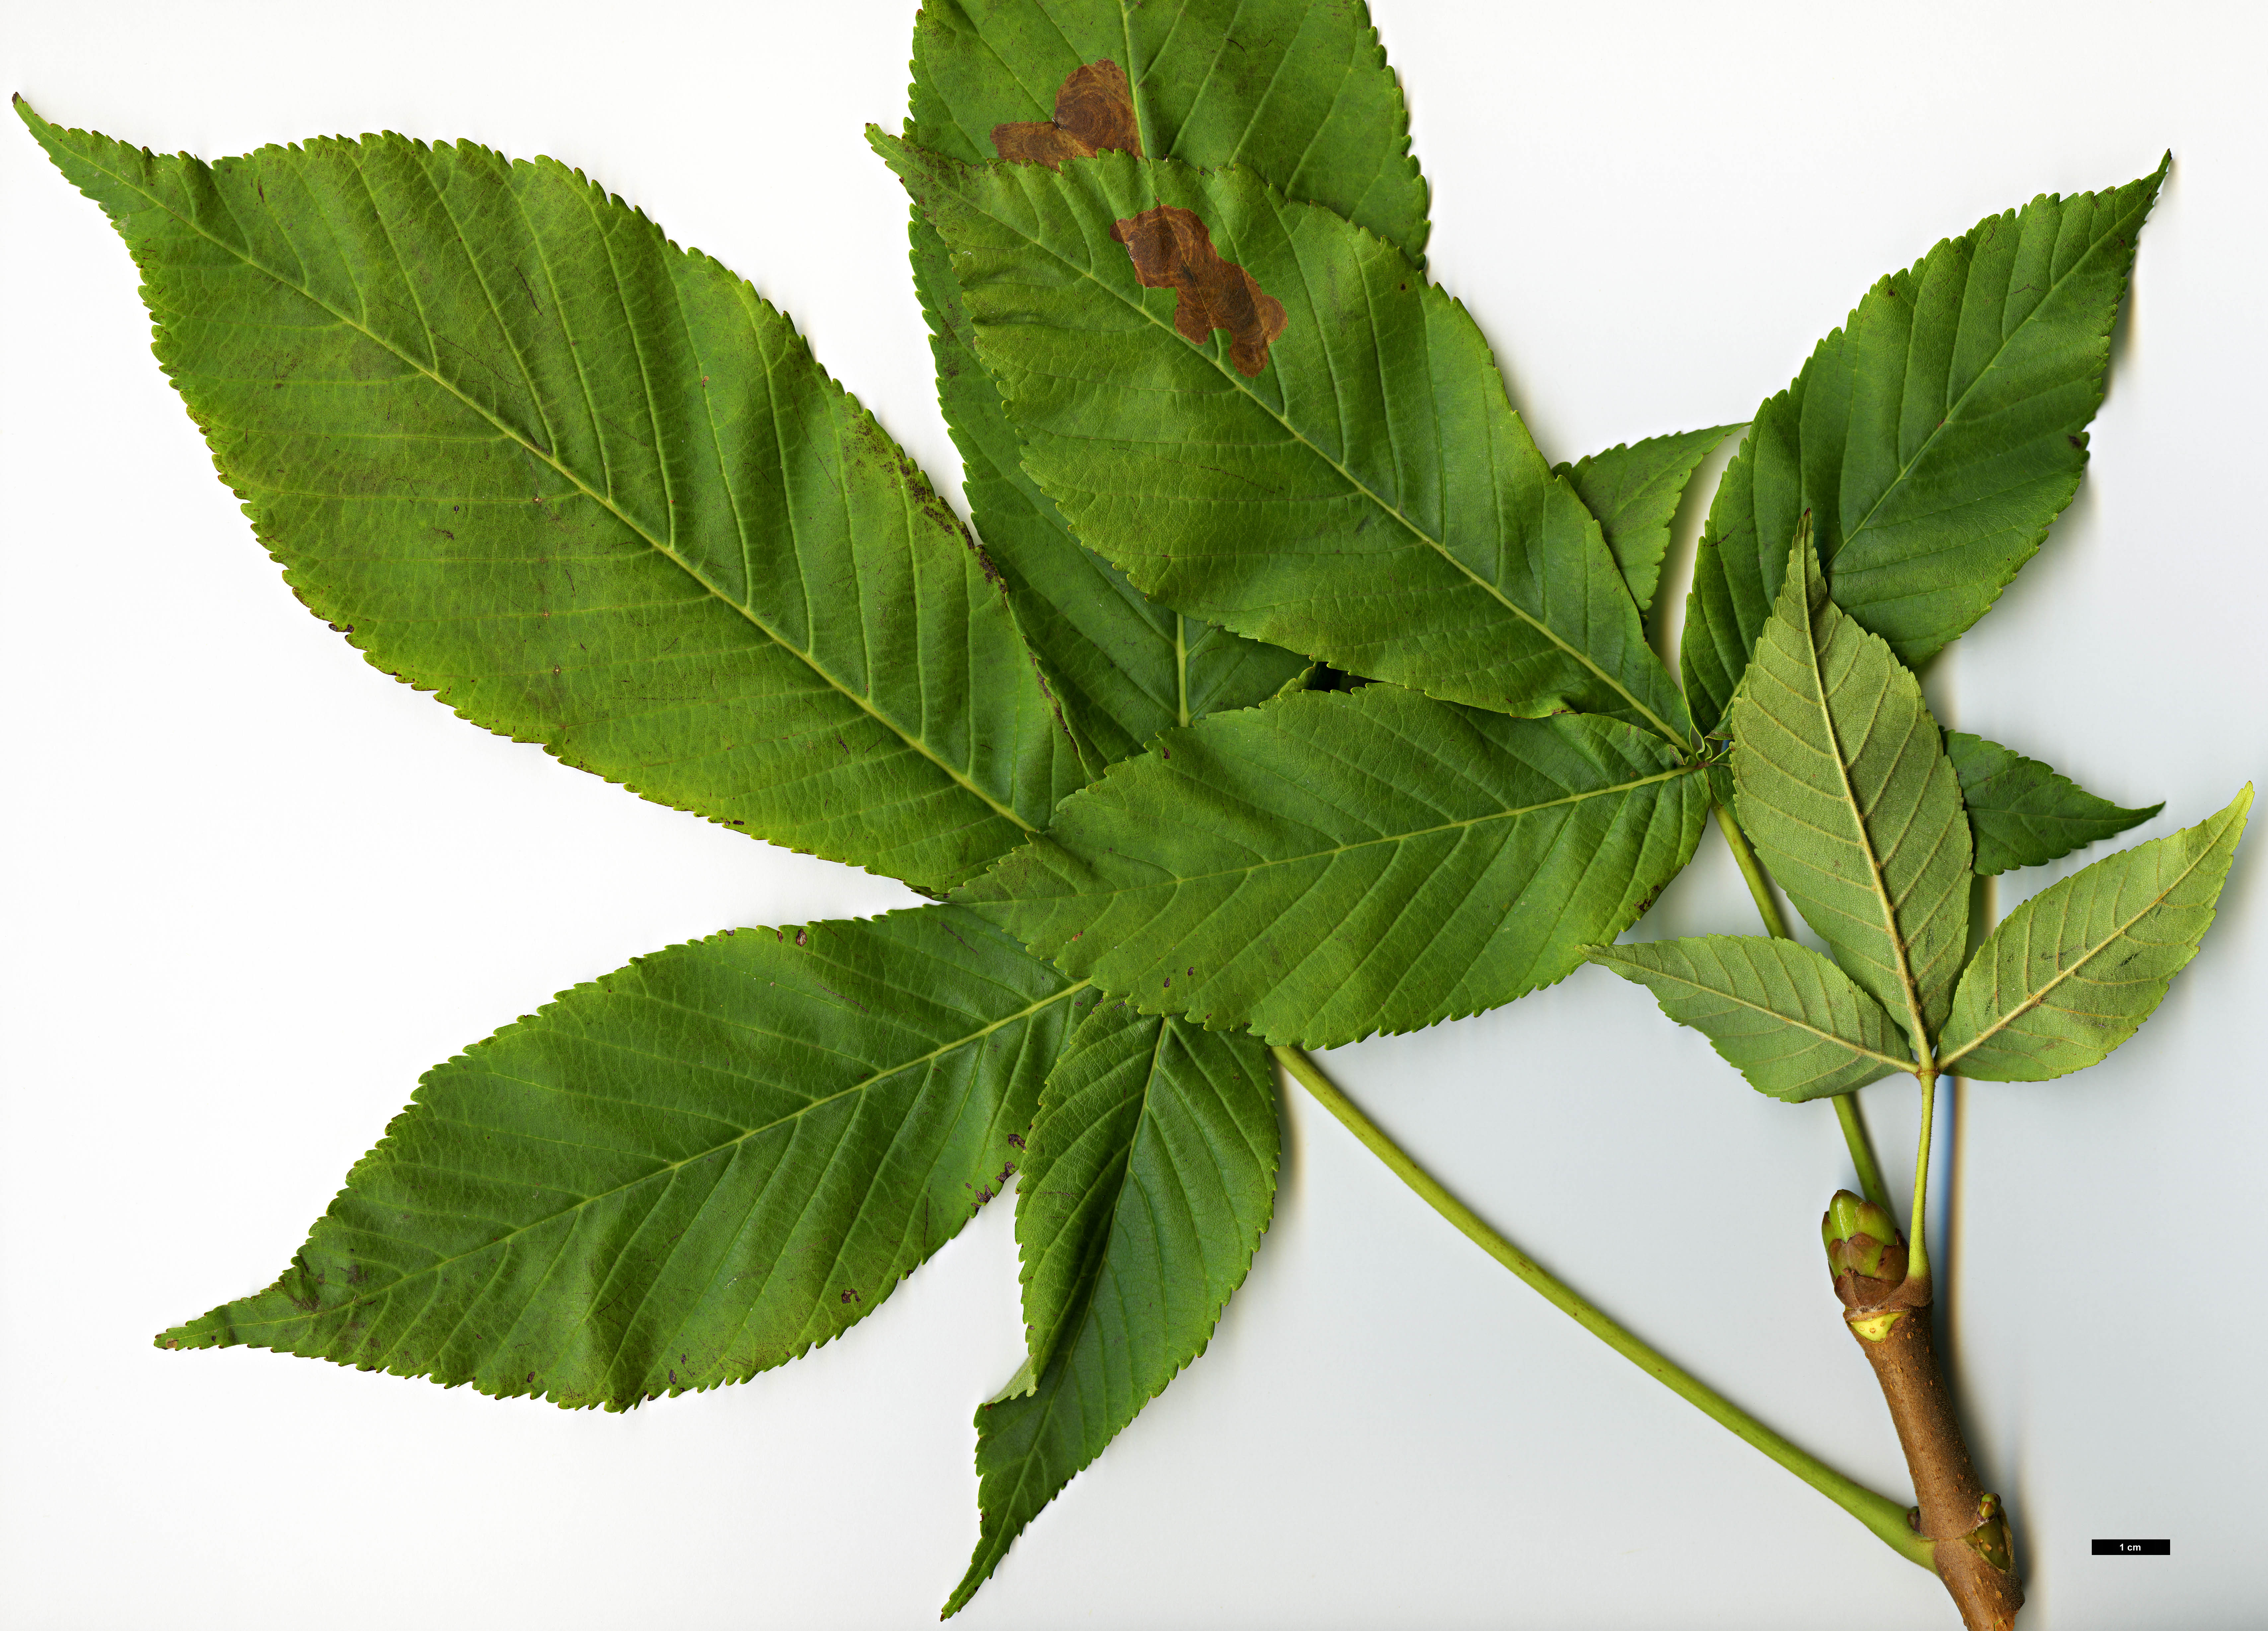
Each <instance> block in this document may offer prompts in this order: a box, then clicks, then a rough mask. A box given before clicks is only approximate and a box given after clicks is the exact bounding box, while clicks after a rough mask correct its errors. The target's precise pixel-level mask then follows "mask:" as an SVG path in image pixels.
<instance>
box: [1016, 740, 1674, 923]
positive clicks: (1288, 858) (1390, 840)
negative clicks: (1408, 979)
mask: <svg viewBox="0 0 2268 1631" xmlns="http://www.w3.org/2000/svg"><path fill="white" fill-rule="evenodd" d="M1701 768H1702V767H1701V766H1699V765H1697V764H1679V765H1674V766H1672V767H1671V768H1670V769H1668V770H1666V771H1660V772H1658V773H1657V774H1654V775H1652V776H1643V777H1640V778H1638V779H1637V780H1635V781H1618V782H1616V783H1615V784H1614V785H1613V786H1607V787H1594V788H1590V789H1587V791H1584V792H1581V793H1569V794H1568V795H1567V796H1566V797H1565V798H1560V799H1546V800H1544V801H1543V802H1541V803H1538V804H1523V805H1521V806H1519V807H1517V808H1506V809H1497V810H1491V811H1489V812H1488V814H1486V815H1485V816H1468V817H1467V818H1465V819H1464V820H1462V821H1450V822H1443V823H1441V824H1440V825H1439V826H1437V827H1419V828H1415V829H1412V830H1410V831H1408V832H1383V833H1381V834H1379V835H1378V836H1377V837H1376V838H1364V839H1362V840H1360V841H1359V842H1358V843H1354V844H1341V845H1336V846H1334V847H1332V848H1329V849H1318V850H1303V851H1301V852H1300V853H1299V854H1297V855H1271V856H1269V857H1267V858H1266V859H1264V860H1257V861H1255V862H1253V863H1252V864H1251V865H1249V866H1245V867H1222V868H1220V869H1219V871H1215V872H1190V873H1175V874H1174V875H1173V876H1172V878H1171V880H1170V882H1171V883H1172V885H1173V886H1174V887H1175V888H1179V887H1180V886H1181V885H1182V884H1185V883H1204V882H1210V881H1211V880H1212V879H1215V878H1241V877H1249V876H1251V875H1253V874H1254V873H1257V872H1265V871H1266V870H1268V868H1270V867H1294V866H1298V865H1300V863H1301V862H1303V861H1314V860H1329V859H1330V858H1331V857H1333V856H1337V855H1351V854H1352V853H1354V852H1356V851H1357V850H1366V849H1370V848H1373V847H1374V846H1376V845H1381V844H1404V843H1407V842H1409V841H1410V840H1411V839H1413V838H1431V837H1432V836H1433V835H1434V834H1435V833H1439V832H1459V831H1462V830H1466V829H1468V828H1472V827H1477V826H1480V825H1482V824H1484V823H1487V822H1492V821H1509V820H1513V819H1514V818H1516V817H1518V816H1533V815H1535V813H1536V812H1537V811H1539V810H1550V809H1558V808H1563V807H1565V806H1567V805H1572V804H1580V803H1583V802H1585V801H1587V800H1591V799H1602V798H1607V797H1609V796H1610V795H1612V794H1614V793H1634V792H1636V791H1637V790H1638V788H1640V787H1650V786H1653V785H1654V784H1655V783H1656V782H1663V781H1674V780H1675V779H1677V778H1678V777H1680V776H1691V775H1695V774H1697V772H1698V771H1700V770H1701ZM1055 842H1056V843H1057V845H1060V846H1061V847H1063V848H1064V849H1065V850H1069V848H1070V846H1069V845H1065V844H1064V843H1063V840H1062V838H1060V837H1057V838H1056V839H1055ZM1157 887H1158V886H1157V885H1156V884H1140V885H1131V886H1129V887H1128V888H1125V889H1082V890H1080V891H1079V895H1080V896H1081V897H1086V898H1092V897H1096V896H1105V895H1127V894H1137V893H1139V892H1141V891H1142V890H1143V889H1155V888H1157Z"/></svg>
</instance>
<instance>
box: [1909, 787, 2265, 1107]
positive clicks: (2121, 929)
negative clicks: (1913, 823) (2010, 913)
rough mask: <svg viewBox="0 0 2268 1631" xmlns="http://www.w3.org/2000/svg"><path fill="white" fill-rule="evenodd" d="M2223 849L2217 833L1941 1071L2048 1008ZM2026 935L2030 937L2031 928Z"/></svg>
mask: <svg viewBox="0 0 2268 1631" xmlns="http://www.w3.org/2000/svg"><path fill="white" fill-rule="evenodd" d="M2222 830H2223V831H2226V830H2227V829H2226V828H2224V829H2222ZM2219 848H2220V833H2219V832H2216V833H2214V834H2213V837H2212V838H2210V839H2208V840H2207V841H2206V843H2205V845H2204V847H2203V848H2202V849H2200V850H2199V851H2198V853H2197V854H2196V855H2195V856H2193V857H2192V858H2191V860H2190V863H2189V864H2188V865H2187V866H2185V867H2183V868H2182V869H2181V871H2180V873H2179V874H2177V875H2176V876H2175V878H2174V880H2173V882H2170V883H2169V884H2167V885H2166V887H2165V888H2164V889H2161V890H2159V891H2158V892H2157V894H2155V895H2154V896H2152V897H2150V899H2149V901H2148V903H2147V904H2145V905H2144V906H2143V907H2142V909H2141V910H2140V911H2137V912H2136V913H2135V914H2134V915H2133V916H2132V917H2131V918H2128V919H2126V920H2125V921H2124V922H2123V923H2120V924H2119V925H2117V926H2116V927H2115V928H2113V929H2112V930H2111V931H2110V933H2109V934H2105V935H2104V936H2103V937H2102V939H2101V940H2099V941H2096V942H2095V944H2094V945H2093V946H2090V947H2089V948H2088V949H2087V950H2086V951H2085V952H2084V953H2082V954H2081V955H2080V957H2079V958H2078V959H2077V961H2075V962H2073V963H2072V964H2071V966H2070V967H2069V968H2066V969H2062V970H2058V972H2057V973H2056V975H2055V977H2054V978H2052V979H2051V980H2049V981H2048V982H2047V983H2046V984H2045V985H2042V986H2041V987H2040V988H2039V989H2038V990H2036V991H2035V992H2033V993H2030V994H2029V996H2027V997H2026V998H2025V999H2024V1000H2023V1001H2021V1002H2020V1003H2018V1004H2017V1005H2016V1006H2015V1007H2013V1008H2011V1009H2009V1010H2008V1012H2007V1013H2006V1014H2004V1015H2001V1016H2000V1017H1999V1019H1997V1020H1995V1021H1993V1022H1992V1024H1991V1025H1990V1026H1988V1027H1986V1028H1985V1030H1981V1031H1979V1032H1977V1035H1976V1036H1975V1037H1972V1038H1970V1040H1969V1041H1967V1042H1965V1043H1963V1044H1962V1045H1961V1047H1960V1049H1959V1050H1958V1051H1957V1052H1954V1053H1952V1054H1949V1055H1948V1056H1947V1057H1946V1058H1945V1059H1940V1060H1939V1061H1938V1066H1939V1068H1940V1069H1944V1070H1949V1069H1951V1068H1952V1067H1953V1066H1954V1064H1955V1062H1956V1061H1958V1060H1960V1059H1965V1058H1967V1057H1968V1056H1969V1055H1970V1054H1971V1053H1973V1052H1976V1051H1977V1049H1978V1048H1981V1047H1983V1046H1984V1045H1985V1044H1986V1043H1988V1042H1990V1041H1991V1040H1992V1038H1993V1037H1997V1036H1999V1034H2000V1033H2001V1032H2002V1031H2004V1030H2007V1029H2008V1028H2009V1027H2010V1026H2012V1025H2014V1023H2015V1022H2017V1021H2018V1020H2020V1019H2021V1018H2023V1017H2024V1015H2027V1014H2029V1013H2030V1012H2031V1011H2032V1010H2033V1009H2034V1008H2036V1007H2040V1006H2042V1005H2043V1004H2044V1003H2045V1002H2046V1001H2047V1000H2048V998H2049V997H2050V996H2051V994H2053V993H2054V992H2055V991H2056V989H2057V988H2058V986H2060V985H2062V984H2063V983H2064V982H2065V981H2066V980H2068V979H2073V978H2077V977H2078V975H2079V973H2080V970H2082V969H2084V968H2086V967H2087V965H2088V963H2092V962H2094V961H2095V958H2097V957H2099V956H2102V954H2103V953H2104V952H2106V951H2109V950H2110V948H2111V947H2112V946H2114V945H2116V944H2117V942H2118V941H2121V940H2124V938H2125V937H2126V936H2127V934H2130V933H2132V930H2133V927H2134V926H2135V925H2136V924H2138V923H2139V922H2140V921H2141V920H2142V919H2144V918H2146V917H2147V916H2149V914H2150V913H2152V912H2154V911H2156V910H2157V909H2158V908H2159V907H2160V906H2161V905H2163V904H2165V901H2166V897H2168V896H2169V895H2171V894H2172V893H2173V892H2174V891H2175V890H2176V889H2179V888H2180V887H2181V886H2182V885H2183V883H2185V882H2188V881H2189V877H2190V875H2191V873H2193V872H2195V871H2196V870H2197V869H2198V867H2202V866H2204V865H2205V862H2206V860H2209V859H2210V858H2211V857H2212V855H2213V852H2214V851H2215V850H2217V849H2219ZM2074 881H2075V880H2074ZM2026 904H2028V905H2029V904H2030V903H2029V902H2027V903H2026ZM2026 933H2027V934H2028V935H2029V928H2028V929H2027V931H2026ZM2031 956H2032V950H2031V944H2030V941H2029V939H2028V940H2027V941H2026V944H2025V948H2024V957H2025V960H2026V961H2028V962H2029V960H2030V958H2031Z"/></svg>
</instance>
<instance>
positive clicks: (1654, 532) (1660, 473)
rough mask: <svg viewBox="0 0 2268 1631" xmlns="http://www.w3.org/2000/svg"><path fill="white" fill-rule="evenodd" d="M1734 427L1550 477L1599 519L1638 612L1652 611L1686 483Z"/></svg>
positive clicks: (1612, 451) (1591, 459)
mask: <svg viewBox="0 0 2268 1631" xmlns="http://www.w3.org/2000/svg"><path fill="white" fill-rule="evenodd" d="M1740 428H1741V427H1740V426H1738V425H1736V424H1716V425H1712V426H1710V427H1709V428H1708V429H1707V430H1705V431H1681V432H1677V433H1675V434H1674V435H1669V436H1649V437H1647V438H1646V439H1645V440H1644V441H1640V442H1631V443H1628V444H1626V445H1623V446H1614V447H1609V448H1608V449H1607V450H1606V452H1604V453H1594V454H1591V455H1589V456H1588V457H1587V458H1582V459H1578V460H1576V461H1575V462H1574V463H1572V464H1563V465H1560V466H1559V467H1557V469H1554V470H1553V471H1552V474H1553V475H1554V476H1565V477H1566V479H1567V483H1568V485H1569V486H1571V487H1572V488H1574V490H1575V496H1576V497H1577V498H1580V499H1582V501H1583V504H1584V506H1585V507H1586V508H1587V509H1588V510H1589V511H1590V512H1591V513H1592V514H1594V515H1595V516H1597V517H1598V518H1599V530H1600V531H1601V532H1602V533H1603V534H1605V535H1606V540H1607V548H1608V550H1609V551H1610V552H1611V553H1612V554H1613V556H1614V557H1615V565H1617V566H1619V567H1621V568H1622V572H1623V580H1624V582H1625V583H1627V584H1629V585H1630V592H1631V599H1632V600H1634V601H1637V602H1638V610H1639V612H1640V613H1646V612H1650V611H1652V610H1653V594H1654V590H1655V589H1656V588H1658V587H1660V586H1661V557H1663V556H1664V555H1665V554H1667V553H1668V550H1669V528H1670V523H1671V522H1672V521H1674V520H1676V519H1677V506H1679V505H1680V504H1682V503H1683V502H1684V500H1685V486H1686V483H1689V482H1690V481H1691V480H1692V479H1693V472H1694V471H1695V470H1696V469H1699V468H1700V464H1701V461H1702V460H1704V459H1705V458H1707V457H1708V456H1709V450H1710V449H1711V448H1712V447H1714V446H1716V445H1717V444H1718V443H1719V442H1721V441H1723V440H1724V439H1725V438H1726V437H1727V436H1729V435H1731V434H1732V433H1733V432H1734V431H1737V430H1738V429H1740Z"/></svg>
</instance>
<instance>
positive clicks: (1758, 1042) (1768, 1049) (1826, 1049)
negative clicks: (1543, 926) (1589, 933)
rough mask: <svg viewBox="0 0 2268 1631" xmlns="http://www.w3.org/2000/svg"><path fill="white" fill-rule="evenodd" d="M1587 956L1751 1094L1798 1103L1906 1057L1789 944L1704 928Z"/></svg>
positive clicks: (1838, 981)
mask: <svg viewBox="0 0 2268 1631" xmlns="http://www.w3.org/2000/svg"><path fill="white" fill-rule="evenodd" d="M1591 961H1592V962H1594V963H1598V964H1600V965H1601V966H1602V967H1604V968H1609V969H1612V970H1614V971H1615V972H1616V973H1617V974H1619V975H1621V976H1622V977H1623V978H1624V979H1626V980H1631V981H1635V982H1636V983H1637V984H1638V985H1644V986H1645V987H1646V988H1647V989H1648V990H1649V991H1651V992H1653V994H1654V997H1655V999H1656V1000H1658V1001H1659V1002H1660V1003H1661V1011H1662V1012H1663V1013H1664V1014H1667V1015H1669V1017H1670V1018H1672V1019H1674V1020H1675V1021H1676V1022H1678V1023H1679V1024H1681V1025H1690V1026H1692V1027H1693V1029H1694V1030H1697V1031H1699V1032H1700V1033H1701V1034H1702V1035H1703V1036H1705V1037H1708V1038H1709V1045H1710V1046H1712V1047H1713V1048H1715V1049H1716V1050H1717V1052H1718V1055H1719V1058H1721V1059H1724V1061H1725V1062H1726V1063H1727V1064H1728V1065H1730V1066H1733V1068H1734V1069H1735V1070H1737V1071H1739V1072H1740V1073H1741V1074H1742V1075H1743V1076H1746V1077H1747V1078H1748V1079H1749V1086H1751V1087H1753V1088H1754V1089H1756V1091H1757V1092H1759V1093H1768V1094H1770V1095H1771V1096H1772V1097H1774V1098H1776V1099H1785V1100H1786V1101H1787V1102H1788V1103H1800V1102H1801V1101H1803V1100H1805V1099H1816V1098H1825V1097H1827V1096H1830V1094H1836V1093H1848V1092H1850V1091H1851V1090H1852V1089H1853V1088H1862V1087H1864V1086H1866V1085H1867V1083H1868V1082H1870V1081H1877V1080H1879V1079H1880V1078H1881V1077H1883V1076H1886V1075H1889V1074H1892V1073H1894V1072H1896V1071H1901V1070H1911V1068H1912V1065H1911V1057H1912V1056H1911V1053H1910V1052H1908V1051H1907V1047H1906V1042H1905V1038H1904V1037H1903V1036H1901V1035H1900V1034H1899V1032H1898V1027H1897V1023H1896V1022H1895V1021H1894V1020H1892V1019H1891V1018H1890V1016H1889V1015H1888V1014H1886V1013H1884V1012H1883V1011H1882V1005H1881V1003H1879V1002H1877V1001H1875V1000H1874V999H1873V998H1872V997H1870V996H1868V995H1867V993H1865V992H1863V991H1861V990H1859V987H1858V986H1857V985H1853V984H1852V981H1851V977H1850V976H1849V975H1847V974H1845V973H1844V972H1843V970H1840V969H1838V968H1837V967H1836V966H1835V965H1834V964H1833V963H1830V962H1829V961H1828V960H1827V959H1826V958H1824V957H1823V956H1820V955H1819V954H1818V953H1817V952H1815V951H1814V950H1812V949H1811V948H1809V947H1808V946H1799V945H1797V944H1796V943H1795V942H1794V941H1786V940H1766V939H1764V938H1762V937H1761V936H1757V935H1730V934H1708V935H1703V936H1699V937H1697V938H1696V939H1691V940H1668V941H1640V942H1638V944H1636V945H1631V946H1602V947H1600V948H1598V949H1597V950H1595V951H1594V952H1592V953H1591Z"/></svg>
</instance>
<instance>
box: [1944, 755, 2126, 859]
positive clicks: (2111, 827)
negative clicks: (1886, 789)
mask: <svg viewBox="0 0 2268 1631" xmlns="http://www.w3.org/2000/svg"><path fill="white" fill-rule="evenodd" d="M1945 754H1946V756H1947V757H1948V758H1949V759H1951V760H1952V761H1953V771H1954V774H1955V775H1956V776H1958V777H1959V778H1960V779H1961V801H1962V803H1963V804H1965V805H1967V806H1968V807H1969V830H1970V835H1971V836H1972V837H1973V838H1975V840H1976V844H1977V862H1976V865H1977V875H1978V876H1979V877H1985V878H1989V877H1992V875H1995V874H1997V873H2002V872H2007V871H2009V870H2011V869H2012V868H2014V867H2037V866H2042V865H2044V864H2045V863H2046V862H2048V861H2051V860H2057V859H2058V858H2059V857H2062V856H2065V855H2068V854H2070V853H2071V852H2073V850H2075V849H2080V848H2082V847H2084V846H2085V845H2089V844H2093V843H2094V842H2095V841H2096V840H2097V839H2098V838H2112V837H2115V836H2116V835H2117V834H2118V833H2122V832H2124V831H2125V830H2126V829H2128V828H2129V827H2138V826H2139V825H2141V823H2144V822H2146V821H2147V820H2149V819H2150V817H2152V816H2155V815H2156V814H2157V813H2158V812H2159V811H2160V810H2161V809H2163V808H2166V807H2165V806H2164V805H2163V804H2153V805H2151V806H2150V807H2149V808H2147V809H2135V810H2130V809H2124V808H2120V807H2119V806H2117V805H2116V804H2113V803H2112V802H2110V800H2108V799H2098V798H2096V797H2095V795H2094V794H2093V793H2089V792H2088V791H2087V790H2086V789H2085V788H2083V787H2080V786H2076V785H2075V784H2073V782H2072V781H2071V780H2070V779H2068V778H2066V777H2064V776H2059V775H2058V774H2057V773H2056V772H2055V771H2052V770H2051V769H2049V768H2048V766H2046V765H2044V764H2041V763H2040V762H2039V761H2038V760H2037V759H2028V758H2026V757H2024V756H2023V755H2022V754H2021V753H2018V752H2016V751H2015V750H2014V749H2009V748H2004V747H2002V746H2001V745H2000V744H1999V742H1987V741H1985V739H1984V738H1983V737H1982V736H1972V735H1970V734H1969V733H1968V732H1967V731H1948V732H1946V733H1945Z"/></svg>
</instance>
